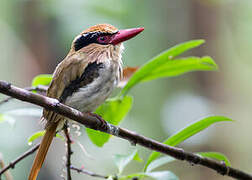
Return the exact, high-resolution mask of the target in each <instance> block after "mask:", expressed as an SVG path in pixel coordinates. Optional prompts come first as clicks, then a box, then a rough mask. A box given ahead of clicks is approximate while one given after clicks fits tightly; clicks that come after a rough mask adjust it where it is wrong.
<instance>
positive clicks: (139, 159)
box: [133, 152, 143, 163]
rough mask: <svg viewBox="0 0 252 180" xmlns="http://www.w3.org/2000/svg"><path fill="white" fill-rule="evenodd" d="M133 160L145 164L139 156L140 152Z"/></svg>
mask: <svg viewBox="0 0 252 180" xmlns="http://www.w3.org/2000/svg"><path fill="white" fill-rule="evenodd" d="M133 160H134V161H137V162H140V163H141V162H143V159H142V158H141V157H140V156H139V154H138V152H137V153H136V155H135V156H134V158H133Z"/></svg>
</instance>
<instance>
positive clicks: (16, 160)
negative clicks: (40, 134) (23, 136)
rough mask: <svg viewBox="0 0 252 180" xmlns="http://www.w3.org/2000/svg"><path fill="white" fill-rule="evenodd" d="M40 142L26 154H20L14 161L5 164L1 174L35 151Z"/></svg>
mask: <svg viewBox="0 0 252 180" xmlns="http://www.w3.org/2000/svg"><path fill="white" fill-rule="evenodd" d="M39 145H40V144H37V145H36V146H34V147H32V148H31V149H29V150H28V151H26V152H25V153H24V154H22V155H21V156H19V157H18V158H17V159H15V160H14V161H12V162H10V163H9V165H8V166H5V167H4V168H3V169H1V170H0V176H1V175H2V174H3V173H4V172H5V171H7V170H8V169H10V168H12V169H13V168H14V167H15V165H16V164H17V163H18V162H19V161H21V160H22V159H24V158H26V157H27V156H29V155H31V154H32V153H34V152H35V151H36V150H37V149H38V148H39Z"/></svg>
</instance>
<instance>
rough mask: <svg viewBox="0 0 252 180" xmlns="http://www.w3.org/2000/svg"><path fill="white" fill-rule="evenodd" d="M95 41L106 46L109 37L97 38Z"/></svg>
mask: <svg viewBox="0 0 252 180" xmlns="http://www.w3.org/2000/svg"><path fill="white" fill-rule="evenodd" d="M97 41H98V42H99V43H101V44H108V43H109V41H110V36H100V37H98V38H97Z"/></svg>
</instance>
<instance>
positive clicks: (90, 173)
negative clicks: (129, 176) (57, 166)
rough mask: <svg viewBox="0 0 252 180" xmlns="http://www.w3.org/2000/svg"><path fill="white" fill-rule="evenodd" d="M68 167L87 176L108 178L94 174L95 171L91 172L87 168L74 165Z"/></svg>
mask: <svg viewBox="0 0 252 180" xmlns="http://www.w3.org/2000/svg"><path fill="white" fill-rule="evenodd" d="M70 168H71V169H72V170H75V171H77V172H78V173H82V174H86V175H88V176H92V177H97V178H102V179H107V178H108V176H104V175H100V174H96V173H94V172H91V171H88V170H85V169H82V168H76V167H74V166H70Z"/></svg>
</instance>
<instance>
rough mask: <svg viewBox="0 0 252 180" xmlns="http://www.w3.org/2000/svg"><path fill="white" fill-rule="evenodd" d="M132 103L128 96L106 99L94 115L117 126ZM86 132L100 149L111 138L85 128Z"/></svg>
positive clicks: (105, 134)
mask: <svg viewBox="0 0 252 180" xmlns="http://www.w3.org/2000/svg"><path fill="white" fill-rule="evenodd" d="M132 101H133V99H132V97H130V96H125V97H123V98H113V99H108V100H106V101H105V103H103V104H102V105H101V106H99V107H98V108H97V109H96V112H95V113H96V114H98V115H100V116H101V117H102V118H103V119H104V120H106V121H107V122H108V123H110V124H113V125H118V124H119V123H120V122H121V121H122V120H123V118H124V117H125V116H126V115H127V114H128V112H129V110H130V108H131V105H132ZM86 132H87V135H88V137H89V138H90V140H91V141H92V142H93V143H94V144H95V145H97V146H98V147H102V146H103V145H104V144H105V143H106V142H107V141H108V140H109V138H110V137H111V136H110V135H109V134H107V133H103V132H100V131H95V130H93V129H89V128H86Z"/></svg>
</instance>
